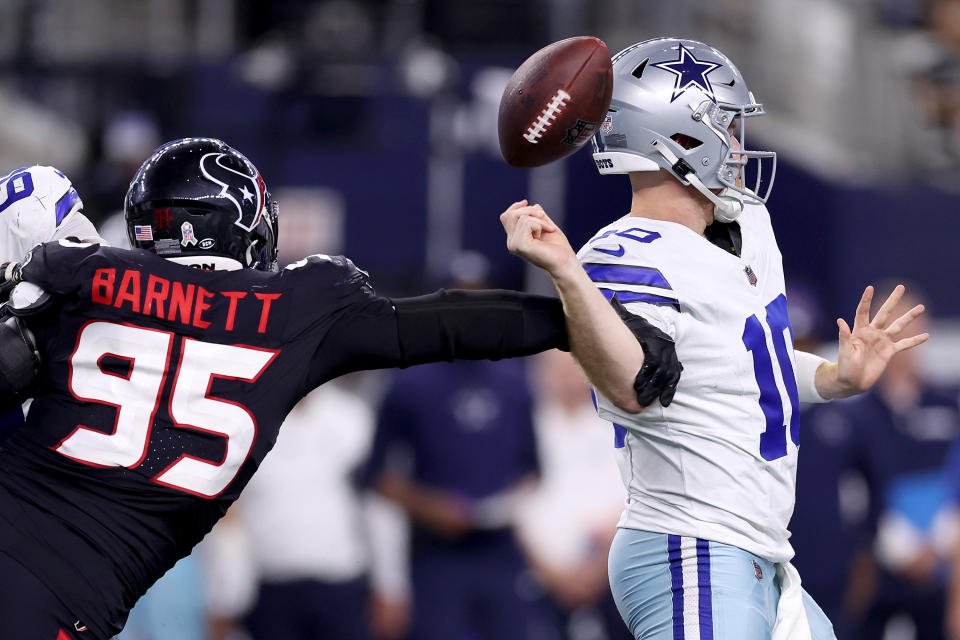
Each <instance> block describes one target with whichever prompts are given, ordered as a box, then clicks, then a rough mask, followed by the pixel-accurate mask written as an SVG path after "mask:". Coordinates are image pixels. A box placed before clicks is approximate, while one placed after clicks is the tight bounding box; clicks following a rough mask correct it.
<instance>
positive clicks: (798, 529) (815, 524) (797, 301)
mask: <svg viewBox="0 0 960 640" xmlns="http://www.w3.org/2000/svg"><path fill="white" fill-rule="evenodd" d="M787 294H788V295H787V307H788V310H789V313H790V323H791V325H792V326H793V330H794V336H793V344H794V348H795V349H800V350H802V351H807V352H810V353H817V352H818V351H820V349H821V345H822V344H823V342H824V341H823V340H821V339H820V337H821V336H820V331H819V330H820V328H821V323H822V319H823V315H824V313H823V308H822V306H821V303H820V299H819V296H818V295H817V292H816V290H815V288H814V287H811V286H808V285H807V284H806V283H802V282H798V281H797V279H794V280H793V281H792V282H791V283H790V284H789V285H788V286H787ZM853 436H854V432H853V429H852V427H851V425H850V424H849V422H848V421H847V420H846V418H845V417H844V416H843V412H842V410H841V408H840V405H838V404H837V403H825V404H818V403H804V404H802V405H801V417H800V442H801V445H802V448H803V455H801V456H799V458H798V460H797V500H796V504H795V506H794V512H793V518H792V519H791V520H790V533H791V536H790V544H791V545H793V548H794V550H795V551H796V556H795V559H794V560H793V562H794V564H795V565H796V567H797V570H798V571H799V572H800V575H802V576H803V587H804V589H806V590H807V592H808V593H809V594H810V595H811V596H812V597H813V599H814V600H816V601H817V603H818V604H819V605H820V606H821V608H822V609H823V611H824V613H826V614H827V617H828V618H830V621H831V622H832V623H833V628H834V632H835V633H836V636H837V640H851V639H852V638H853V637H854V635H853V634H854V633H855V631H854V630H853V629H852V628H851V623H850V614H849V611H848V609H847V606H846V605H847V603H846V602H845V594H846V592H847V586H848V574H849V568H850V564H851V561H852V557H853V547H854V533H853V528H854V525H855V524H857V523H859V522H861V521H862V520H863V518H864V517H866V504H865V503H866V496H865V491H864V489H863V487H864V484H863V480H862V476H861V475H860V474H859V473H857V472H855V471H854V470H853V463H852V455H853V450H854V444H855V440H854V437H853Z"/></svg>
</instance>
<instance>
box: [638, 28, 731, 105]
mask: <svg viewBox="0 0 960 640" xmlns="http://www.w3.org/2000/svg"><path fill="white" fill-rule="evenodd" d="M679 45H680V53H679V57H678V58H677V59H676V60H667V61H665V62H656V63H654V64H653V65H652V66H654V67H657V68H658V69H663V70H664V71H669V72H670V73H672V74H674V75H675V76H677V79H676V82H675V84H674V85H673V96H672V97H671V98H670V102H673V101H674V100H676V99H677V98H679V97H680V96H681V95H683V93H684V92H685V91H686V90H687V89H689V88H690V87H698V88H699V89H700V90H701V91H703V92H704V93H705V94H707V97H708V98H710V99H711V100H712V101H713V102H716V101H717V97H716V96H715V95H714V94H713V86H712V85H711V84H710V79H709V78H707V76H708V75H710V73H712V72H713V71H716V70H717V69H719V68H720V67H721V66H722V65H720V64H717V63H716V62H706V61H702V60H697V58H696V56H694V55H693V52H692V51H690V50H689V49H687V48H686V47H684V46H683V43H682V42H681V43H679Z"/></svg>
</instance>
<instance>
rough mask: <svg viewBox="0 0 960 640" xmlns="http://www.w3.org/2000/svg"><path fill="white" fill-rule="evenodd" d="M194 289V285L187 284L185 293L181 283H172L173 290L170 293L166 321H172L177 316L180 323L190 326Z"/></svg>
mask: <svg viewBox="0 0 960 640" xmlns="http://www.w3.org/2000/svg"><path fill="white" fill-rule="evenodd" d="M195 288H196V286H195V285H192V284H188V285H187V289H186V291H184V289H183V283H180V282H174V283H173V288H172V290H171V291H170V310H169V311H168V312H167V320H174V319H176V317H177V314H179V315H180V322H182V323H183V324H190V310H191V309H192V308H193V290H194V289H195Z"/></svg>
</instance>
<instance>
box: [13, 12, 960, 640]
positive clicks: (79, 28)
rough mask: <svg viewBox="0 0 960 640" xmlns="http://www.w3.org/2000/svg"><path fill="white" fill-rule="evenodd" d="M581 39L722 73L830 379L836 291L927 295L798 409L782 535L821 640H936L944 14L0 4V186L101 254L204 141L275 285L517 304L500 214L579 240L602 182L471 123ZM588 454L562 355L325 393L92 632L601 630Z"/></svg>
mask: <svg viewBox="0 0 960 640" xmlns="http://www.w3.org/2000/svg"><path fill="white" fill-rule="evenodd" d="M584 34H591V35H596V36H598V37H600V38H602V39H604V40H605V41H606V42H607V43H608V45H609V46H610V49H611V51H614V52H615V51H617V50H619V49H620V48H622V47H624V46H627V45H629V44H631V43H633V42H637V41H640V40H643V39H646V38H650V37H656V36H661V35H678V36H683V37H689V38H695V39H699V40H703V41H706V42H709V43H711V44H713V45H715V46H717V47H718V48H720V49H721V50H722V51H724V52H725V53H727V54H728V55H729V56H730V57H731V58H732V59H733V60H734V61H735V62H736V63H737V64H738V66H739V67H740V69H741V71H743V73H744V76H745V77H746V79H747V81H748V83H749V85H750V86H751V88H752V90H753V91H754V93H755V95H756V97H757V100H758V101H760V102H762V103H764V104H765V106H766V108H767V112H768V114H769V115H767V116H766V117H764V118H759V119H756V121H751V127H750V130H749V135H751V136H752V137H755V138H756V139H755V140H753V141H752V142H750V143H748V144H750V146H753V147H755V148H770V149H775V150H776V151H778V153H779V154H780V166H779V168H778V169H779V170H778V174H777V180H776V186H775V188H774V190H773V195H772V198H771V200H770V202H769V208H770V210H771V212H772V214H773V221H774V226H775V228H776V230H777V233H778V237H779V241H780V246H781V250H782V252H783V258H784V266H785V269H786V272H787V276H788V283H789V284H788V296H789V298H790V302H791V318H792V320H793V327H794V330H795V334H796V335H795V338H796V339H797V341H798V343H799V342H801V341H802V342H803V343H804V345H805V346H806V347H807V348H809V349H814V350H816V349H820V345H821V344H825V345H826V346H825V347H824V353H825V355H830V352H829V350H830V346H829V345H830V343H831V342H832V341H833V339H834V329H833V326H834V325H833V319H834V318H836V317H837V316H838V315H846V316H847V317H848V318H849V316H850V315H851V314H852V311H853V307H854V305H855V303H856V300H857V299H858V297H859V293H860V291H862V287H863V286H864V285H866V284H871V283H872V284H877V285H879V286H881V287H885V286H888V284H889V283H888V280H886V279H888V278H896V279H898V280H907V281H908V282H910V283H913V284H912V286H911V287H909V290H910V291H912V292H913V295H914V296H915V297H916V298H918V299H922V300H923V301H925V302H926V303H927V305H928V307H929V309H930V311H931V312H932V319H931V320H930V322H931V323H932V325H933V327H932V331H933V339H932V340H931V342H930V344H929V345H926V346H925V347H923V348H921V349H919V350H917V352H916V353H914V352H912V351H911V352H908V353H905V354H901V355H899V356H897V358H896V359H895V361H894V363H893V364H892V366H891V367H890V370H889V371H888V373H887V374H886V375H885V377H884V378H883V380H882V381H881V383H880V384H879V385H878V386H877V388H876V389H875V390H873V391H871V392H870V393H868V394H866V395H865V396H863V397H860V398H857V399H854V400H851V401H848V402H841V403H833V404H830V405H824V406H818V407H816V408H814V409H808V410H807V411H805V413H804V416H803V422H802V424H803V426H802V427H801V429H802V431H801V434H802V435H801V441H802V444H803V447H802V455H801V456H800V469H799V478H798V500H797V509H796V513H795V516H794V519H793V523H792V527H791V529H792V530H793V531H794V538H793V541H794V545H795V547H796V549H797V553H798V555H797V558H796V564H797V566H798V568H799V569H800V572H801V575H802V576H803V579H804V584H805V586H806V587H807V589H808V590H809V591H810V593H811V594H812V595H813V596H814V597H815V598H816V599H817V600H818V602H819V603H820V605H821V606H822V607H823V608H824V610H826V611H827V612H828V613H829V614H830V617H831V619H832V620H833V621H834V624H835V626H836V628H837V634H838V638H840V640H851V639H855V638H861V639H864V640H912V639H915V640H922V639H927V638H953V639H958V638H960V588H954V587H952V585H951V583H952V582H957V583H960V574H958V572H957V571H955V570H954V568H953V567H954V556H955V555H956V553H955V551H956V549H957V548H958V540H960V524H958V523H960V519H958V509H957V504H958V500H960V442H958V436H960V412H958V391H957V388H956V386H955V385H956V384H957V383H958V381H960V364H958V363H960V322H958V319H960V296H958V295H957V290H956V289H957V287H956V278H957V270H958V269H957V265H958V262H957V258H956V249H955V246H956V241H955V238H956V235H957V222H956V211H957V208H958V206H960V0H709V1H707V0H670V1H669V2H650V1H642V0H83V1H82V2H79V1H77V0H0V116H2V117H0V166H5V167H7V170H9V169H12V168H15V167H18V166H22V165H25V164H32V163H40V164H52V165H55V166H57V167H59V168H60V169H62V170H63V171H64V172H66V173H67V175H69V176H70V177H71V179H72V180H73V181H74V183H75V185H76V186H77V188H78V190H79V192H80V194H81V197H82V198H83V200H84V203H85V205H86V206H85V212H86V213H87V215H88V216H89V217H90V218H91V219H92V220H94V221H95V222H97V223H98V224H100V225H101V228H102V230H103V233H104V234H105V236H106V237H107V238H108V239H110V240H112V241H113V242H114V243H116V244H119V245H123V244H124V242H125V240H124V236H123V224H122V219H118V218H117V216H116V213H117V212H118V211H119V210H120V209H121V208H122V202H123V195H124V193H125V191H126V188H127V183H128V181H129V179H130V177H131V176H132V174H133V172H134V170H135V168H136V167H137V166H138V165H139V164H140V163H141V162H142V161H143V160H144V159H145V158H146V157H147V155H148V154H149V153H150V151H151V150H152V149H153V148H155V147H156V146H157V145H159V144H160V143H161V142H163V141H165V140H169V139H173V138H177V137H181V136H188V135H204V136H214V137H219V138H222V139H224V140H225V141H226V142H228V143H229V144H231V145H233V146H234V147H236V148H238V149H240V150H241V151H242V152H244V153H245V154H246V155H247V156H248V157H250V158H251V159H252V160H253V161H254V163H255V164H256V165H257V166H258V167H259V169H260V170H261V172H262V173H263V175H264V177H265V179H266V181H267V184H268V186H269V188H270V189H271V190H272V191H273V193H274V194H275V195H276V196H277V199H278V200H279V201H280V202H281V203H282V204H281V243H280V247H281V259H282V261H287V262H289V261H292V260H295V259H297V258H299V257H302V256H303V255H306V254H308V253H315V252H324V253H331V254H337V253H344V254H346V255H348V256H350V257H351V258H352V259H353V260H354V261H355V262H356V263H357V264H358V265H359V266H360V267H361V268H364V269H366V270H368V271H370V272H371V274H372V276H373V281H374V283H375V284H376V285H377V287H378V290H379V292H381V293H382V294H385V295H409V294H418V293H424V292H426V291H429V290H431V289H433V288H435V287H437V286H454V285H456V286H481V285H485V286H488V285H492V286H500V287H509V288H520V289H527V290H534V291H548V290H549V286H548V283H546V282H545V281H543V280H542V279H540V278H539V277H538V276H537V274H534V273H530V272H528V271H527V270H526V269H525V268H524V266H523V264H522V262H521V261H520V260H518V259H515V258H512V257H511V256H509V254H507V252H506V251H505V249H504V246H503V245H504V243H503V236H502V231H501V229H500V225H499V223H498V221H497V215H498V214H499V213H500V212H501V211H502V210H503V209H504V208H505V207H506V206H507V205H508V204H509V203H510V202H512V201H515V200H518V199H520V198H523V197H528V198H530V199H531V200H533V201H537V202H540V203H542V204H543V205H544V206H545V208H546V209H547V210H548V211H549V212H550V214H551V215H552V216H553V218H554V219H556V220H557V221H559V222H561V224H562V226H563V227H564V229H565V230H566V231H567V234H568V236H569V237H570V239H571V242H572V243H573V244H574V245H575V246H579V245H580V244H582V243H583V242H585V241H586V240H587V239H588V238H589V237H590V235H591V234H592V232H593V231H594V230H595V229H597V228H599V227H600V226H602V225H604V224H605V223H606V222H607V221H609V220H611V219H613V218H615V217H618V216H620V215H622V214H623V213H625V212H626V211H627V208H628V203H629V190H628V187H627V182H626V180H625V179H624V178H616V177H600V176H598V175H597V174H596V171H595V170H594V169H593V165H592V161H591V159H590V155H589V153H588V152H587V151H582V152H580V153H578V154H576V155H574V156H573V157H571V158H569V159H567V160H565V161H563V162H558V163H555V164H552V165H548V166H546V167H542V168H539V169H534V170H529V171H521V170H517V169H512V168H510V167H508V166H507V165H506V164H505V163H504V162H503V161H502V160H501V159H500V157H499V152H498V146H497V138H496V114H497V106H498V103H499V99H500V95H501V93H502V90H503V87H504V86H505V83H506V81H507V78H509V76H510V74H511V73H512V70H513V69H514V68H515V67H516V66H517V65H518V64H519V63H520V62H522V61H523V59H525V58H526V57H527V56H528V55H530V54H531V53H532V52H533V51H535V50H536V49H539V48H540V47H542V46H544V45H546V44H548V43H549V42H552V41H554V40H558V39H561V38H565V37H569V36H573V35H584ZM754 123H756V126H754ZM918 330H919V329H918ZM613 447H614V437H613V430H612V428H611V426H610V425H609V424H607V423H604V422H603V421H601V420H599V419H598V418H597V417H596V416H595V414H594V413H593V408H592V405H591V402H590V397H589V393H588V390H587V387H586V385H585V383H584V382H583V380H582V379H581V377H580V374H579V372H578V370H577V369H576V366H575V365H574V364H573V363H572V361H571V360H570V358H569V357H567V356H566V355H563V354H559V353H548V354H545V355H543V356H541V357H539V358H535V359H531V360H529V361H527V362H509V363H506V362H504V363H495V364H490V363H467V364H458V365H433V366H429V367H422V368H419V369H413V370H409V371H404V372H397V373H382V374H365V375H362V376H354V377H351V378H348V379H345V380H342V381H338V382H337V383H335V384H331V385H327V386H325V387H324V388H321V389H320V390H318V391H317V392H315V393H314V394H313V395H311V396H309V397H308V398H306V399H305V400H304V401H303V403H302V404H301V405H300V406H299V407H298V409H297V410H296V411H295V412H294V413H293V414H291V416H290V417H289V419H288V421H287V424H286V425H285V426H284V428H283V430H282V431H281V436H280V438H279V441H278V444H277V448H276V450H275V452H274V453H272V454H271V456H270V457H269V458H268V459H267V461H266V463H265V464H264V467H263V469H262V471H261V472H260V474H259V475H258V476H257V477H256V478H255V479H254V481H253V482H252V483H251V485H250V487H249V489H248V491H247V492H246V494H245V495H244V496H243V498H242V499H241V500H240V501H239V502H238V503H237V505H236V506H235V507H234V508H232V509H231V511H230V513H229V517H228V518H227V519H226V520H225V521H224V522H223V523H221V524H220V525H218V526H217V528H216V529H215V530H214V532H213V533H212V534H211V536H209V537H208V539H207V540H205V541H204V543H203V544H202V545H201V546H200V547H199V548H198V550H197V551H196V552H195V553H194V555H193V556H191V557H190V558H188V559H186V560H184V561H183V562H181V563H180V564H179V565H177V567H176V568H175V569H174V570H173V571H171V572H170V573H169V574H168V575H167V576H166V577H165V578H164V579H163V580H162V581H161V582H160V583H158V584H157V586H156V587H155V588H154V589H153V590H152V591H151V593H150V594H149V595H148V597H147V598H145V599H144V600H143V601H142V602H141V604H140V605H139V606H138V607H137V609H136V610H135V611H134V614H133V616H132V617H131V622H130V625H129V628H128V629H127V630H126V631H125V632H124V634H123V636H122V638H123V639H124V640H164V639H168V638H169V639H178V640H181V639H182V640H192V639H198V640H199V639H211V640H227V639H240V638H250V637H252V638H255V639H259V638H264V639H271V640H274V639H276V640H280V639H285V638H330V639H335V640H341V639H342V640H350V639H353V638H358V639H370V640H401V639H410V640H422V639H432V638H443V639H445V640H493V639H497V640H514V639H516V640H525V639H530V640H535V639H544V640H548V639H557V640H561V639H566V640H604V639H606V640H614V639H619V638H625V637H626V635H625V631H624V630H623V627H622V624H621V623H620V622H619V620H618V618H617V615H616V611H615V610H614V609H613V608H612V603H611V601H610V596H609V590H608V587H607V584H606V577H605V565H606V553H607V548H608V545H609V542H610V539H611V537H612V534H613V530H614V527H615V523H616V520H617V517H618V515H619V511H620V509H621V506H622V501H623V489H622V487H621V485H620V482H619V478H618V473H617V469H616V465H615V462H614V455H613Z"/></svg>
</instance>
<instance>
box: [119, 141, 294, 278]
mask: <svg viewBox="0 0 960 640" xmlns="http://www.w3.org/2000/svg"><path fill="white" fill-rule="evenodd" d="M123 208H124V217H125V218H126V223H127V236H128V237H129V238H130V244H131V245H132V246H134V247H137V248H140V249H146V250H148V251H152V252H153V253H156V254H157V255H160V256H163V257H165V258H173V257H177V256H190V257H192V256H223V257H227V258H233V259H234V260H238V261H239V262H240V264H241V265H243V266H244V267H248V268H252V269H259V270H261V271H276V270H277V214H278V210H279V208H278V206H277V203H276V202H274V201H273V200H272V199H271V198H270V192H269V191H267V187H266V185H265V184H264V182H263V178H262V177H261V176H260V172H259V171H257V168H256V167H255V166H253V163H252V162H250V161H249V160H248V159H247V158H246V156H244V155H243V154H242V153H240V152H239V151H237V150H236V149H234V148H233V147H231V146H229V145H227V144H226V143H224V142H222V141H220V140H216V139H214V138H183V139H181V140H174V141H173V142H168V143H166V144H165V145H163V146H162V147H160V148H159V149H157V150H156V151H154V152H153V154H152V155H151V156H150V157H149V158H147V160H146V162H144V163H143V164H142V165H141V166H140V169H139V170H138V171H137V175H135V176H134V178H133V181H132V182H131V183H130V189H129V190H128V191H127V197H126V200H125V201H124V207H123Z"/></svg>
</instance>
